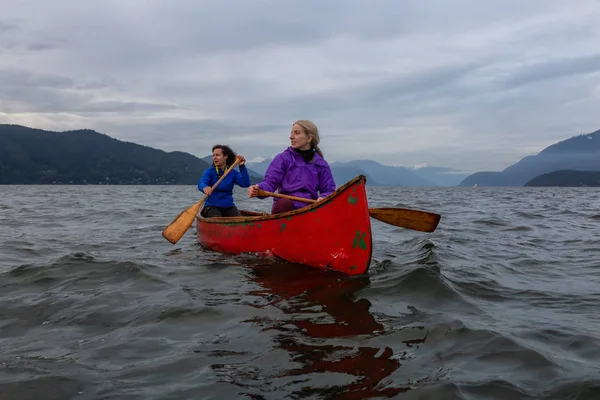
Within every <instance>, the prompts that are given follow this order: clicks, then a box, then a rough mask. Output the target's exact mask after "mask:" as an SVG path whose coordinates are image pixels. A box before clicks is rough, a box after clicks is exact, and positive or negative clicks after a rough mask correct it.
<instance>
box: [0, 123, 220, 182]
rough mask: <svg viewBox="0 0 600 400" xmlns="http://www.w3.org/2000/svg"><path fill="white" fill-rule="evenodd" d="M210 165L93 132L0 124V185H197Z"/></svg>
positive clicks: (182, 153)
mask: <svg viewBox="0 0 600 400" xmlns="http://www.w3.org/2000/svg"><path fill="white" fill-rule="evenodd" d="M208 166H209V165H208V164H207V163H206V162H204V161H202V160H201V159H199V158H198V157H195V156H193V155H191V154H189V153H184V152H180V151H173V152H165V151H162V150H157V149H153V148H151V147H147V146H142V145H139V144H135V143H130V142H123V141H120V140H117V139H114V138H111V137H110V136H107V135H105V134H102V133H98V132H96V131H93V130H89V129H83V130H74V131H66V132H52V131H45V130H41V129H33V128H28V127H25V126H20V125H6V124H0V184H51V183H56V184H71V183H72V184H144V185H153V184H159V185H167V184H182V185H196V184H197V183H198V180H199V179H200V176H201V175H202V173H203V172H204V170H205V169H206V168H208Z"/></svg>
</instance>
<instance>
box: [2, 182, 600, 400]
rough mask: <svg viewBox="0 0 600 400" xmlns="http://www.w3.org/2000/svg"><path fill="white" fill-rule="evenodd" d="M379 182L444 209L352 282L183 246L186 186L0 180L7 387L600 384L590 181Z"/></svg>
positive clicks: (214, 395) (275, 395)
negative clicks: (489, 184) (538, 184)
mask: <svg viewBox="0 0 600 400" xmlns="http://www.w3.org/2000/svg"><path fill="white" fill-rule="evenodd" d="M368 192H369V201H370V205H371V206H372V207H378V206H399V207H413V208H417V209H421V210H427V211H433V212H438V213H441V214H442V220H441V222H440V225H439V227H438V229H437V231H436V232H434V233H432V234H427V233H420V232H415V231H409V230H402V229H398V228H395V227H392V226H389V225H385V224H383V223H381V222H379V221H375V220H373V221H372V222H373V231H374V240H373V243H374V261H373V263H372V265H371V270H370V272H369V274H368V276H363V277H357V278H356V277H355V278H349V277H344V276H341V275H338V274H336V273H326V272H322V271H320V270H316V269H312V268H308V267H304V266H301V265H290V264H285V263H282V262H280V261H276V260H272V259H266V258H261V257H258V256H253V255H240V256H229V255H222V254H217V253H212V252H208V251H205V250H203V249H202V248H201V247H199V246H198V245H197V244H196V241H195V236H194V231H193V230H190V231H189V232H188V233H187V234H186V235H185V236H184V238H183V239H182V240H181V241H180V242H179V243H177V244H176V245H171V244H170V243H168V242H167V241H166V240H164V239H163V238H162V236H161V231H162V229H163V228H164V227H165V226H166V225H167V224H168V223H170V222H171V221H172V219H173V218H174V217H175V216H176V215H177V214H178V213H179V212H181V211H182V210H183V209H185V208H187V207H188V206H190V205H192V204H193V203H195V202H196V201H198V200H199V199H200V195H199V193H198V192H197V190H196V189H195V188H193V187H165V186H162V187H152V186H147V187H135V186H129V187H106V186H104V187H98V186H79V187H73V186H59V187H56V186H0V193H1V196H0V399H20V400H24V399H45V400H49V399H71V398H72V399H205V398H206V399H208V398H211V399H233V398H248V399H281V398H289V399H304V398H310V399H363V398H386V397H395V398H402V399H405V398H406V399H597V398H600V191H599V190H598V189H592V188H582V189H557V188H509V189H506V188H477V189H474V188H431V189H428V188H419V189H417V188H408V189H407V188H376V187H374V188H371V187H369V188H368ZM236 195H237V197H238V205H239V206H240V207H241V208H245V209H254V210H261V211H266V210H268V209H269V204H270V201H269V200H263V201H260V200H257V199H247V198H244V193H243V191H240V192H239V193H237V194H236ZM298 241H299V243H301V242H302V238H298Z"/></svg>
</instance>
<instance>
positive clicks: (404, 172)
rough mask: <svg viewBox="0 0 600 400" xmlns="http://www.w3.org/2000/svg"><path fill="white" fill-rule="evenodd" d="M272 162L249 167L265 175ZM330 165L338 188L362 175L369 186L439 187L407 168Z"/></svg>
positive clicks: (363, 163) (363, 162)
mask: <svg viewBox="0 0 600 400" xmlns="http://www.w3.org/2000/svg"><path fill="white" fill-rule="evenodd" d="M272 160H273V159H272V158H268V159H266V160H263V161H261V162H253V163H248V165H249V166H250V167H251V168H252V169H253V170H254V171H256V172H258V173H261V174H263V175H264V174H265V172H266V171H267V168H268V167H269V164H270V163H271V161H272ZM329 165H330V167H331V173H332V174H333V179H334V180H335V183H336V185H337V186H341V185H343V184H344V183H346V182H348V181H349V180H350V179H352V178H354V177H356V176H358V175H361V174H362V175H364V176H366V177H367V185H370V186H437V184H435V183H433V182H431V181H430V180H429V179H427V178H425V177H423V176H420V175H419V174H418V173H417V172H416V171H413V170H411V169H409V168H407V167H394V166H388V165H382V164H379V163H378V162H376V161H372V160H354V161H348V162H340V161H334V162H331V163H330V164H329ZM442 169H443V168H442Z"/></svg>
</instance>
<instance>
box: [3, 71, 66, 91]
mask: <svg viewBox="0 0 600 400" xmlns="http://www.w3.org/2000/svg"><path fill="white" fill-rule="evenodd" d="M72 86H73V79H71V78H68V77H65V76H60V75H53V74H38V73H34V72H30V71H25V70H19V69H4V70H0V87H15V88H22V87H53V88H61V89H64V88H70V87H72Z"/></svg>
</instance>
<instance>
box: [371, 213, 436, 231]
mask: <svg viewBox="0 0 600 400" xmlns="http://www.w3.org/2000/svg"><path fill="white" fill-rule="evenodd" d="M369 215H370V216H371V217H373V218H375V219H377V220H379V221H382V222H385V223H388V224H390V225H394V226H397V227H400V228H406V229H412V230H415V231H421V232H433V231H435V228H437V226H438V223H439V222H440V217H441V216H440V215H439V214H434V213H430V212H426V211H418V210H410V209H407V208H369Z"/></svg>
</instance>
